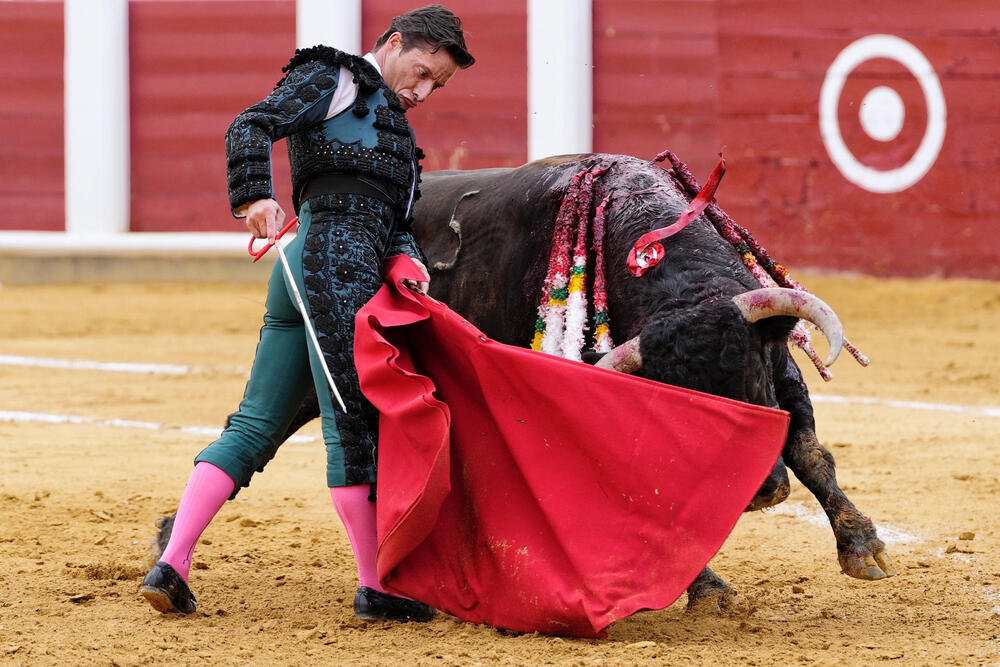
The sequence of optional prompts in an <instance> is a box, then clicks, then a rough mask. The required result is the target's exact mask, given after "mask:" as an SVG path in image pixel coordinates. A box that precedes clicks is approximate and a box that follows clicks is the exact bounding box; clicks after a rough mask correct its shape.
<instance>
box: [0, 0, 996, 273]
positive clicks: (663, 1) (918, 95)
mask: <svg viewBox="0 0 1000 667" xmlns="http://www.w3.org/2000/svg"><path fill="white" fill-rule="evenodd" d="M413 4H419V3H404V2H400V1H399V0H364V2H363V16H362V20H363V28H362V32H363V41H362V44H363V47H364V48H365V49H366V50H367V49H368V48H370V47H371V45H372V43H373V42H374V41H375V39H376V37H377V36H378V34H379V32H380V31H381V30H382V29H383V28H384V27H385V26H386V25H387V24H388V22H389V20H390V19H391V17H392V16H393V15H395V14H397V13H399V12H401V11H404V10H405V9H407V8H409V7H410V6H412V5H413ZM447 4H448V5H449V6H451V7H452V8H453V9H454V10H455V11H456V13H457V14H459V15H460V16H461V17H462V18H463V20H464V23H465V28H466V31H467V36H468V41H469V46H470V49H471V50H472V51H473V53H474V54H475V55H476V57H477V59H478V62H477V64H476V65H475V66H474V67H473V68H472V69H470V70H468V71H467V72H461V73H460V74H458V75H457V76H456V77H455V79H454V80H453V81H452V82H451V83H449V85H448V87H447V88H446V89H445V90H444V91H442V92H440V93H438V94H436V95H435V97H432V98H431V100H430V101H429V102H428V103H427V104H426V105H425V106H423V107H421V108H420V109H418V110H417V112H416V113H414V114H413V118H412V122H413V125H414V127H415V129H416V131H417V137H418V142H419V143H420V145H421V146H422V147H423V148H424V149H425V151H426V152H427V160H426V162H425V169H427V170H436V169H447V168H462V169H471V168H478V167H491V166H513V165H517V164H520V163H522V162H524V161H525V159H526V156H527V145H526V144H527V122H526V120H527V119H526V117H527V113H528V110H527V88H528V86H527V71H528V60H527V8H526V0H516V1H515V2H509V3H482V2H478V1H477V0H451V2H448V3H447ZM129 7H130V35H131V44H130V54H129V57H130V67H131V81H130V86H131V104H132V109H131V112H132V116H131V123H132V125H131V142H132V191H131V194H132V220H131V228H132V230H134V231H195V230H204V231H235V230H237V229H238V225H236V226H234V222H233V221H232V219H231V218H230V217H229V212H228V203H227V198H226V186H225V157H224V147H223V134H224V132H225V128H226V126H227V125H228V124H229V122H230V121H231V119H232V117H233V116H234V115H235V114H236V113H237V112H239V111H240V110H241V109H243V108H244V107H246V106H248V105H250V104H252V103H254V102H255V101H257V100H258V99H259V98H260V97H262V96H263V95H264V94H266V93H267V91H269V90H270V88H271V86H272V85H273V83H274V82H275V80H277V78H279V77H280V75H281V72H280V69H281V66H282V65H283V64H284V63H285V62H287V59H288V58H289V56H290V55H291V53H292V52H293V50H294V41H295V39H294V33H295V0H227V1H218V0H216V1H208V0H131V2H130V3H129ZM789 7H790V6H789V5H788V3H784V2H780V1H779V0H702V1H700V2H691V1H689V0H593V48H594V59H593V60H594V79H593V82H594V106H593V108H594V131H593V145H594V150H596V151H602V152H614V153H628V154H632V155H638V156H650V157H651V156H653V155H655V154H656V153H657V152H659V151H660V150H662V149H663V148H671V149H672V150H674V151H675V152H676V153H677V154H678V155H679V156H680V157H681V158H682V159H683V160H685V161H687V162H688V164H689V165H690V166H691V168H692V169H693V171H694V172H695V174H696V175H697V176H699V178H701V179H702V180H704V178H705V177H706V176H707V174H708V172H709V170H710V169H711V167H712V165H713V164H714V162H715V160H716V159H717V157H716V155H717V153H718V152H719V151H720V150H721V151H723V152H724V154H725V156H726V158H727V161H728V166H729V171H728V174H727V176H726V178H725V180H724V181H723V183H722V186H721V188H720V190H719V195H718V198H719V201H720V203H721V204H722V205H723V207H724V208H726V210H727V211H729V213H730V214H731V215H733V217H734V218H735V219H736V220H737V221H738V222H740V223H741V224H743V225H745V226H747V227H749V228H750V229H751V230H753V232H754V233H755V235H756V236H757V237H758V238H759V239H760V240H761V242H762V243H764V244H765V245H766V246H767V247H768V248H769V249H770V250H771V251H772V253H773V254H774V255H775V256H776V257H777V258H779V259H780V260H781V261H783V262H784V263H786V264H788V265H791V266H792V267H806V266H808V267H822V268H830V269H837V270H856V271H862V272H866V273H874V274H893V275H943V276H974V277H983V278H991V279H1000V236H998V235H996V234H995V233H994V231H993V230H994V228H995V227H996V226H997V223H1000V185H998V181H997V179H995V178H993V177H992V176H993V174H992V173H991V171H992V170H995V169H996V168H997V167H998V166H1000V49H998V48H997V42H996V34H997V31H1000V11H997V8H996V2H995V0H955V2H951V3H949V4H948V6H947V8H945V9H942V7H941V5H940V3H932V2H930V0H913V2H910V3H907V5H906V8H905V11H901V10H900V8H899V4H898V3H897V2H894V1H889V0H869V1H867V2H857V1H855V0H850V1H849V2H847V3H840V4H836V3H798V4H797V5H795V7H794V10H791V9H789ZM62 9H63V5H62V2H54V1H52V2H45V1H43V2H18V1H14V2H0V77H2V79H3V85H2V86H0V121H2V123H3V133H4V142H3V145H2V147H0V151H2V152H0V155H2V156H3V158H4V160H3V161H2V163H0V170H2V171H0V177H2V179H3V181H2V184H0V202H2V203H3V204H4V208H5V210H7V211H10V212H11V214H10V215H8V216H6V217H5V218H4V219H3V220H2V221H0V229H32V230H52V229H63V228H64V225H63V206H64V199H63V110H62V58H63V39H62V30H63V23H62ZM874 35H885V37H881V38H876V39H874V41H873V37H872V36H874ZM835 62H838V63H840V64H841V70H840V71H841V72H842V73H843V74H844V76H843V78H842V81H841V80H840V79H838V77H836V76H832V75H831V74H830V70H831V66H832V65H833V64H834V63H835ZM924 65H928V67H926V68H925V67H924ZM925 70H926V71H925ZM915 72H916V73H915ZM824 87H825V90H826V91H827V94H826V96H825V97H824V96H823V94H822V93H823V91H824ZM821 98H822V101H823V104H821ZM821 107H822V108H823V111H822V112H821ZM824 127H825V128H826V129H825V130H824V129H823V128H824ZM837 137H839V140H838V139H837ZM274 163H275V184H276V187H277V192H278V197H279V201H281V203H282V205H283V206H285V207H286V208H290V201H289V193H288V164H287V154H286V151H285V147H284V145H283V143H279V144H278V145H277V146H276V147H275V150H274ZM893 171H899V172H900V179H902V180H906V178H907V177H909V179H910V180H911V181H912V183H910V184H907V185H906V186H905V187H903V189H899V190H898V191H879V190H880V188H881V190H885V189H886V187H885V184H884V183H883V184H882V185H879V181H884V180H885V178H884V175H885V172H893ZM913 173H916V175H917V177H916V178H913ZM873 174H874V176H873ZM897 185H898V184H897ZM889 189H890V190H891V189H892V188H889ZM897 189H898V188H897Z"/></svg>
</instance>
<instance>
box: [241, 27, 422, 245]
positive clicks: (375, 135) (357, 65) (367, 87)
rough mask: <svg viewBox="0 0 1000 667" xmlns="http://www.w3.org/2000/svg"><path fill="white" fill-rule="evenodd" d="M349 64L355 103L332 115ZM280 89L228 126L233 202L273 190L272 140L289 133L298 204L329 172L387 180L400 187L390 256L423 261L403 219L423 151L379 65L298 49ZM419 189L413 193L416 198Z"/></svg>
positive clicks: (267, 195)
mask: <svg viewBox="0 0 1000 667" xmlns="http://www.w3.org/2000/svg"><path fill="white" fill-rule="evenodd" d="M341 67H346V68H347V70H348V71H349V72H350V73H351V74H352V75H353V77H354V82H355V83H357V85H358V94H357V97H356V98H355V100H354V104H353V106H352V107H351V108H349V109H347V110H345V111H343V112H341V113H339V114H337V115H336V116H333V117H332V118H329V119H326V118H325V116H326V113H327V110H328V109H329V106H330V98H331V97H332V96H333V94H334V92H335V91H336V89H337V85H338V83H340V77H341V69H340V68H341ZM282 71H284V72H287V74H286V76H285V77H284V78H282V79H281V80H280V81H279V82H278V84H277V85H276V86H275V88H274V91H273V92H272V93H271V94H270V95H268V96H267V98H265V99H264V100H262V101H261V102H259V103H257V104H255V105H253V106H252V107H250V108H248V109H246V110H245V111H243V112H242V113H241V114H239V115H238V116H237V117H236V119H235V120H234V121H233V123H232V124H231V125H230V126H229V130H228V131H227V132H226V157H227V168H228V179H229V203H230V206H231V207H232V209H233V210H234V211H235V210H236V209H238V208H239V207H241V206H243V205H244V204H247V203H249V202H252V201H256V200H258V199H268V198H272V197H273V196H274V194H273V187H272V182H271V145H272V144H273V143H274V142H275V141H277V140H279V139H282V138H286V137H287V143H288V155H289V160H290V162H291V167H292V203H293V205H294V206H295V209H296V210H298V208H299V205H300V203H301V202H300V196H301V195H302V191H303V189H304V188H305V186H306V185H307V184H308V183H309V181H310V180H311V179H313V178H315V177H317V176H320V175H324V174H358V175H363V176H369V177H374V178H376V179H379V180H381V181H383V182H386V183H389V184H391V185H392V186H395V188H389V190H394V191H395V192H398V197H397V200H396V202H395V204H396V208H397V218H399V219H400V220H399V224H398V225H396V229H395V232H394V234H393V238H392V239H391V240H390V248H389V251H388V254H399V253H405V254H407V255H410V256H411V257H415V258H417V259H421V260H422V254H421V253H420V251H419V249H417V247H416V243H415V242H414V241H413V238H412V235H411V233H410V228H409V221H408V220H405V221H404V220H402V219H401V218H402V215H403V212H404V211H405V210H406V205H407V202H408V200H409V196H410V187H411V179H412V174H413V170H414V169H416V170H417V177H418V179H419V169H420V167H419V159H420V158H421V157H423V154H422V152H421V151H420V149H419V148H417V146H416V145H415V143H414V138H413V133H412V131H411V130H410V126H409V124H408V123H407V121H406V115H405V111H404V110H403V108H402V106H401V105H400V103H399V99H398V98H397V97H396V94H395V93H394V92H393V91H392V90H390V89H389V88H388V87H387V86H386V84H385V82H384V81H383V80H382V77H381V76H379V73H378V71H377V70H376V69H375V68H374V67H373V66H372V65H371V64H370V63H369V62H368V61H366V60H365V59H364V58H360V57H358V56H354V55H350V54H347V53H344V52H342V51H338V50H337V49H333V48H330V47H327V46H316V47H312V48H309V49H302V50H297V51H296V52H295V56H294V57H293V58H292V59H291V61H290V62H289V63H288V65H286V66H285V67H284V68H283V70H282ZM417 196H419V192H415V193H414V199H416V197H417Z"/></svg>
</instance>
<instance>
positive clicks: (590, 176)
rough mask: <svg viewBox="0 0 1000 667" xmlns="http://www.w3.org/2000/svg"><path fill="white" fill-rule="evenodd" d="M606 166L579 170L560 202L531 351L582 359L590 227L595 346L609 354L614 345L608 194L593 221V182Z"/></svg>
mask: <svg viewBox="0 0 1000 667" xmlns="http://www.w3.org/2000/svg"><path fill="white" fill-rule="evenodd" d="M607 170H608V168H607V167H596V168H595V167H588V168H586V169H581V170H580V171H579V172H578V173H577V174H576V175H574V176H573V178H572V180H571V181H570V185H569V188H568V189H567V190H566V194H565V195H564V196H563V199H562V202H561V204H560V205H559V212H558V213H557V214H556V223H555V229H554V230H553V233H552V250H551V253H550V256H549V269H548V273H547V274H546V276H545V282H544V283H543V284H542V299H541V303H540V304H539V306H538V319H537V320H536V321H535V336H534V338H533V340H532V341H531V349H533V350H541V351H542V352H547V353H549V354H554V355H557V356H560V357H564V358H566V359H574V360H576V361H580V360H581V352H582V350H583V347H584V332H585V331H586V330H587V326H586V321H587V287H586V283H587V233H588V228H590V229H592V231H593V240H592V244H591V248H592V250H593V251H594V256H595V261H594V264H595V266H594V288H593V291H594V294H593V300H594V320H593V330H594V344H593V345H594V347H593V349H594V351H596V352H608V351H609V350H611V348H612V347H613V344H612V341H611V333H610V331H611V319H610V317H609V315H608V294H607V280H606V276H605V261H604V227H605V218H604V211H605V208H606V207H607V205H608V200H609V198H607V197H605V198H604V200H603V201H602V202H601V203H600V204H598V206H597V208H596V210H595V211H594V217H593V220H592V221H591V218H590V207H591V204H592V203H593V199H594V180H595V179H596V178H597V177H599V176H600V175H601V174H603V173H604V172H606V171H607ZM588 223H589V224H588ZM574 231H575V232H576V236H575V243H574V242H573V233H574ZM571 247H572V252H571V251H570V248H571Z"/></svg>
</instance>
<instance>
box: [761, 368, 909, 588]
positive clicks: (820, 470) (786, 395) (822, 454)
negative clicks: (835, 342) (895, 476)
mask: <svg viewBox="0 0 1000 667" xmlns="http://www.w3.org/2000/svg"><path fill="white" fill-rule="evenodd" d="M782 352H783V353H784V354H783V356H784V357H785V359H784V360H783V362H781V363H775V389H776V391H777V399H778V404H779V405H780V406H781V407H782V409H784V410H788V412H789V413H790V414H791V424H790V425H789V430H788V440H787V441H786V442H785V449H784V451H783V453H782V455H783V456H784V458H785V461H786V462H787V463H788V467H789V468H791V469H792V472H793V473H795V476H796V477H797V478H798V479H799V481H801V482H802V484H804V485H805V487H806V488H807V489H809V491H811V492H812V494H813V495H814V496H816V499H817V500H819V504H820V505H821V506H822V507H823V511H824V512H826V515H827V517H828V518H829V519H830V525H831V526H832V527H833V534H834V537H835V538H836V540H837V557H838V560H839V561H840V567H841V570H842V571H843V572H844V574H849V575H850V576H852V577H857V578H858V579H882V578H883V577H891V576H893V575H894V574H896V572H895V571H894V570H893V568H892V565H891V563H890V562H889V555H888V554H887V553H886V551H885V543H884V542H882V540H880V539H879V538H878V534H877V533H876V531H875V525H874V524H873V523H872V521H871V519H869V518H868V517H866V516H865V515H864V514H862V513H861V512H859V511H858V509H857V508H856V507H855V506H854V503H852V502H851V501H850V500H849V499H848V498H847V496H846V495H844V492H843V491H842V490H841V488H840V486H839V485H838V484H837V471H836V465H835V463H834V460H833V454H831V453H830V452H829V451H828V450H827V449H826V448H825V447H823V445H821V444H820V442H819V440H818V439H817V437H816V421H815V419H814V418H813V411H812V404H811V403H810V401H809V392H808V390H807V389H806V385H805V382H804V381H803V380H802V374H801V372H800V371H799V368H798V366H796V365H795V363H794V362H793V361H792V360H791V357H790V355H789V354H788V351H787V350H782Z"/></svg>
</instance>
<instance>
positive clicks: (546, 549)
mask: <svg viewBox="0 0 1000 667" xmlns="http://www.w3.org/2000/svg"><path fill="white" fill-rule="evenodd" d="M386 274H387V277H386V284H385V285H384V286H383V287H382V289H381V290H380V291H379V292H378V294H376V295H375V297H374V298H373V299H372V300H371V301H370V302H369V303H368V304H367V305H366V306H365V307H364V308H363V309H362V310H361V311H360V312H359V313H358V316H357V322H356V324H357V331H356V334H355V357H356V361H357V366H358V373H359V376H360V379H361V387H362V389H363V390H364V393H365V395H366V396H367V397H368V398H369V400H371V401H372V403H374V404H375V406H376V407H377V408H378V409H379V411H380V413H381V417H380V422H379V464H378V467H379V480H378V539H379V550H378V573H379V578H380V579H381V581H382V583H383V585H385V586H386V587H387V589H388V590H391V591H394V592H397V593H399V594H403V595H407V596H409V597H413V598H416V599H418V600H421V601H423V602H426V603H428V604H430V605H432V606H434V607H436V608H438V609H440V610H442V611H445V612H448V613H449V614H453V615H455V616H457V617H459V618H462V619H464V620H467V621H473V622H476V623H486V624H489V625H493V626H497V627H502V628H508V629H511V630H520V631H524V632H533V631H538V632H545V633H551V634H563V635H576V636H580V637H595V636H603V635H604V628H605V627H607V626H608V625H609V624H610V623H612V622H613V621H615V620H617V619H619V618H623V617H625V616H628V615H629V614H632V613H634V612H636V611H639V610H642V609H661V608H663V607H666V606H668V605H670V604H671V603H672V602H674V600H676V599H677V598H678V597H680V595H681V593H683V592H684V590H685V588H687V586H688V585H689V584H690V583H691V582H692V581H693V580H694V578H695V576H697V574H698V573H699V572H700V571H701V569H702V568H703V567H704V566H705V564H706V563H708V561H709V560H710V559H711V558H712V556H713V555H714V554H715V552H716V551H718V549H719V547H721V546H722V543H723V541H724V540H725V539H726V536H727V535H728V534H729V532H730V531H731V530H732V528H733V525H735V523H736V520H737V519H738V518H739V516H740V513H741V512H742V511H743V509H744V508H745V507H746V506H747V504H748V503H749V502H750V500H751V499H752V498H753V496H754V494H755V493H756V491H757V489H758V487H759V486H760V484H761V482H762V481H763V479H764V478H765V477H766V475H767V474H768V472H770V470H771V468H772V466H773V465H774V462H775V460H776V459H777V456H778V454H779V452H780V451H781V448H782V446H783V444H784V441H785V435H786V431H787V428H788V413H786V412H783V411H780V410H772V409H768V408H763V407H759V406H755V405H748V404H746V403H740V402H737V401H732V400H729V399H725V398H720V397H718V396H711V395H708V394H702V393H699V392H694V391H690V390H687V389H681V388H678V387H673V386H670V385H665V384H660V383H658V382H652V381H649V380H645V379H642V378H637V377H633V376H629V375H624V374H622V373H616V372H614V371H607V370H603V369H599V368H594V367H592V366H588V365H585V364H581V363H579V362H574V361H567V360H565V359H560V358H557V357H554V356H551V355H547V354H544V353H540V352H533V351H531V350H528V349H524V348H519V347H513V346H510V345H504V344H501V343H498V342H496V341H493V340H491V339H489V338H487V337H486V336H485V335H483V334H482V333H481V332H480V331H479V330H477V329H476V328H475V327H473V326H472V325H471V324H469V323H468V322H466V321H465V320H464V319H462V317H461V316H460V315H458V314H456V313H454V312H452V311H451V310H449V309H448V307H447V306H445V305H444V304H442V303H439V302H437V301H434V300H433V299H430V298H428V297H425V296H423V295H420V294H417V293H415V292H413V291H411V290H408V289H406V288H404V287H401V286H400V283H399V281H400V280H401V279H403V278H406V277H410V278H419V277H420V273H419V271H418V270H417V269H416V268H415V265H414V264H413V263H412V262H411V261H409V259H407V258H405V257H402V256H400V257H393V258H390V259H389V260H388V261H387V263H386Z"/></svg>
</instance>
